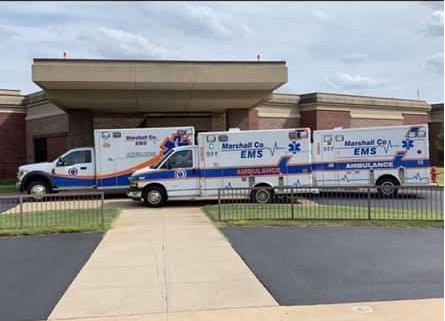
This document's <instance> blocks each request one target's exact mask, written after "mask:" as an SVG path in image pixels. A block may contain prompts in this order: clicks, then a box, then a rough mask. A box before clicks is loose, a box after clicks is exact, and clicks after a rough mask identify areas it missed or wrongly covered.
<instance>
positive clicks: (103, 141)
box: [17, 126, 195, 193]
mask: <svg viewBox="0 0 445 321" xmlns="http://www.w3.org/2000/svg"><path fill="white" fill-rule="evenodd" d="M194 134H195V132H194V128H193V127H191V126H182V127H164V128H126V129H101V130H95V131H94V144H95V148H93V147H85V148H75V149H71V150H69V151H67V152H66V153H64V154H63V155H61V156H60V157H58V158H57V159H55V160H54V161H52V162H47V163H36V164H28V165H24V166H20V167H19V170H18V174H17V178H18V183H17V188H18V189H19V190H21V191H28V192H30V193H31V192H32V193H34V192H35V191H31V190H32V189H33V188H34V189H35V190H36V191H37V190H38V192H44V193H47V192H49V191H50V190H54V191H61V190H74V189H94V188H97V189H101V190H104V189H107V190H112V189H116V190H119V189H125V188H128V185H129V180H128V178H129V177H130V175H131V173H133V172H134V171H135V170H138V169H140V168H143V167H146V166H150V165H151V164H153V163H155V162H157V161H159V160H160V159H162V157H163V156H164V154H165V153H167V152H168V151H169V150H170V149H172V148H174V147H177V146H183V145H193V144H194Z"/></svg>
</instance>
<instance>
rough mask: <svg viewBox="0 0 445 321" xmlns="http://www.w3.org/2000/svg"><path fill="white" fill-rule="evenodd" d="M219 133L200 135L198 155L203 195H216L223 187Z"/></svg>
mask: <svg viewBox="0 0 445 321" xmlns="http://www.w3.org/2000/svg"><path fill="white" fill-rule="evenodd" d="M217 140H218V135H217V134H207V133H205V134H204V133H203V134H199V135H198V146H199V150H198V154H199V155H198V157H199V164H200V176H201V178H200V189H201V194H202V195H203V196H206V195H216V194H217V193H218V189H219V188H222V187H223V177H222V168H221V164H220V162H219V157H220V156H221V150H220V147H219V146H220V144H218V141H217Z"/></svg>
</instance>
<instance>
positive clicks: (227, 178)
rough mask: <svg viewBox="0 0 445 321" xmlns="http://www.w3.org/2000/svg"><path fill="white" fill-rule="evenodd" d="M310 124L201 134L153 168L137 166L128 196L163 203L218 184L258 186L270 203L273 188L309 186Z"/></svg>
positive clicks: (258, 198)
mask: <svg viewBox="0 0 445 321" xmlns="http://www.w3.org/2000/svg"><path fill="white" fill-rule="evenodd" d="M310 136H311V131H310V129H309V128H297V129H273V130H242V131H241V130H239V129H231V130H229V131H223V132H203V133H198V139H197V140H198V145H196V146H182V147H177V148H174V149H172V150H170V151H169V152H168V153H166V154H165V155H164V157H163V158H162V159H161V160H159V162H157V163H155V164H153V165H152V166H151V167H149V168H144V169H140V170H138V171H135V172H134V173H133V175H132V176H131V178H130V189H129V191H128V196H129V197H130V198H133V199H135V200H143V201H144V203H145V204H146V205H147V206H150V207H160V206H162V205H164V204H165V202H166V201H167V200H171V199H175V198H184V197H187V198H188V199H194V198H201V197H203V198H206V197H212V196H216V195H218V189H220V188H236V187H242V188H246V187H255V189H252V190H253V192H252V194H251V195H250V197H251V198H252V200H253V201H255V202H260V203H267V202H269V201H270V200H271V199H272V197H273V194H274V193H277V192H279V191H278V190H276V189H273V188H272V187H277V186H290V185H293V186H302V187H305V186H306V187H310V186H311V184H312V173H311V142H310Z"/></svg>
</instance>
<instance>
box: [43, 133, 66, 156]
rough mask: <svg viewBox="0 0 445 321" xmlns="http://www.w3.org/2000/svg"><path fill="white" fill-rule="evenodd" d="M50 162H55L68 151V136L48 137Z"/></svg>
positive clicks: (52, 135)
mask: <svg viewBox="0 0 445 321" xmlns="http://www.w3.org/2000/svg"><path fill="white" fill-rule="evenodd" d="M46 144H47V157H48V161H53V160H55V159H56V158H57V157H59V156H60V155H62V154H63V153H65V152H66V151H67V150H68V134H67V133H57V134H49V135H46Z"/></svg>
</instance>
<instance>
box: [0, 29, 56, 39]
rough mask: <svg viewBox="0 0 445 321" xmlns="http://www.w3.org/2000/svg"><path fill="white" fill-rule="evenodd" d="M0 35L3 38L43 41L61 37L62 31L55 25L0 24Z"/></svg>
mask: <svg viewBox="0 0 445 321" xmlns="http://www.w3.org/2000/svg"><path fill="white" fill-rule="evenodd" d="M0 36H1V37H2V39H3V40H12V41H27V42H37V43H39V42H42V41H54V40H58V39H60V32H59V30H57V29H56V28H54V27H51V26H47V27H33V26H13V25H0Z"/></svg>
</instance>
